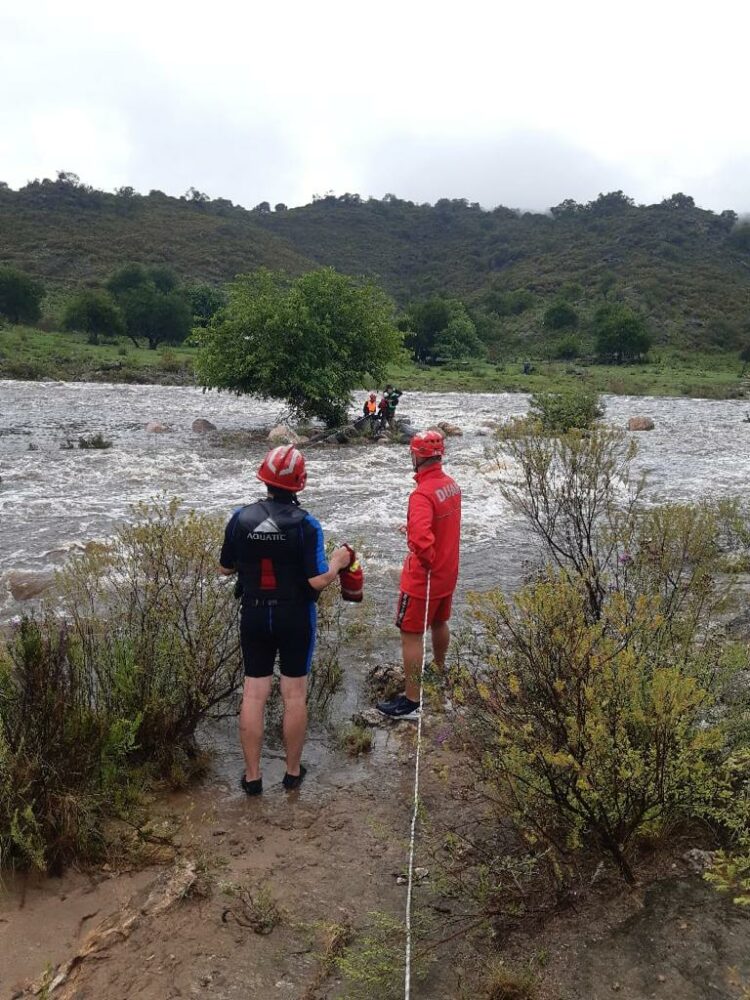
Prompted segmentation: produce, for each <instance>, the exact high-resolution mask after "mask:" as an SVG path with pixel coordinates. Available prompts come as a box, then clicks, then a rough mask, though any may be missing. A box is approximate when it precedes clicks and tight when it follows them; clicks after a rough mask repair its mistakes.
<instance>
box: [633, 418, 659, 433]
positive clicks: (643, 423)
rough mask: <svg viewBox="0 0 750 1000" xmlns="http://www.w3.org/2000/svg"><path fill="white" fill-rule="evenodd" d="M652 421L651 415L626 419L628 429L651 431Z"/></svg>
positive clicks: (652, 427)
mask: <svg viewBox="0 0 750 1000" xmlns="http://www.w3.org/2000/svg"><path fill="white" fill-rule="evenodd" d="M653 429H654V422H653V420H652V419H651V417H631V418H630V420H628V430H629V431H652V430H653Z"/></svg>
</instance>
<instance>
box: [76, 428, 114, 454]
mask: <svg viewBox="0 0 750 1000" xmlns="http://www.w3.org/2000/svg"><path fill="white" fill-rule="evenodd" d="M78 447H79V448H83V449H84V450H86V449H91V448H93V449H104V448H111V447H112V442H111V441H110V440H109V439H108V438H105V437H104V435H103V434H102V432H101V431H97V432H96V434H92V435H91V436H90V437H84V436H83V435H81V437H79V438H78Z"/></svg>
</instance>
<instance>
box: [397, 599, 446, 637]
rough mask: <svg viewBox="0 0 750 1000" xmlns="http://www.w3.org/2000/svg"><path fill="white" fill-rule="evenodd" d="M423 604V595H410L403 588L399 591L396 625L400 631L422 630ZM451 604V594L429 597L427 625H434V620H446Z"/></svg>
mask: <svg viewBox="0 0 750 1000" xmlns="http://www.w3.org/2000/svg"><path fill="white" fill-rule="evenodd" d="M425 604H426V601H425V599H424V597H411V595H409V594H405V593H404V592H403V590H402V591H401V593H400V594H399V595H398V607H397V609H396V625H397V626H398V628H400V629H401V631H402V632H423V631H424V625H425V621H424V613H425ZM452 605H453V594H448V595H447V596H446V597H431V598H430V610H429V612H428V615H427V625H428V626H429V625H434V624H435V623H436V622H447V621H448V619H449V618H450V616H451V606H452Z"/></svg>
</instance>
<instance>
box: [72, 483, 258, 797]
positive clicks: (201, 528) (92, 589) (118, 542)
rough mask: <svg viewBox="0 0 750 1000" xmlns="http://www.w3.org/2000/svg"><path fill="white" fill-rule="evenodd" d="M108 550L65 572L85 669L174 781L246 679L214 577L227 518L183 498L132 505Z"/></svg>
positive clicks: (228, 602) (231, 610) (226, 597)
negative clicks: (217, 711) (205, 726)
mask: <svg viewBox="0 0 750 1000" xmlns="http://www.w3.org/2000/svg"><path fill="white" fill-rule="evenodd" d="M134 512H135V515H136V520H135V522H134V523H133V524H129V525H125V526H124V527H122V528H120V529H119V530H118V532H117V534H116V535H115V537H114V539H113V540H112V542H111V543H110V544H108V545H103V546H96V547H89V549H88V550H87V551H86V552H83V553H80V554H79V555H76V556H75V557H73V559H72V560H71V561H70V563H69V564H68V565H67V567H66V568H65V569H64V570H63V571H62V572H61V573H59V574H58V580H57V589H58V592H59V594H60V600H61V606H62V607H61V610H62V612H63V614H64V615H65V617H66V618H68V619H69V620H70V621H71V623H72V627H73V628H74V630H75V632H76V635H77V636H78V637H79V640H80V643H81V651H82V657H83V667H82V669H84V671H86V672H87V673H89V674H90V675H92V676H93V677H95V678H96V679H97V684H98V687H99V690H100V692H101V697H102V698H106V699H110V700H111V701H112V702H113V703H114V704H116V705H117V706H118V708H119V710H120V711H121V713H122V714H123V715H124V716H125V717H126V718H135V717H136V716H140V723H139V726H138V751H139V754H140V755H141V757H142V758H143V759H144V760H146V761H148V762H150V763H151V764H152V765H155V766H156V767H157V768H158V769H159V770H161V771H162V772H164V773H167V774H168V775H169V776H170V777H172V778H173V779H174V780H176V781H178V782H179V781H182V780H184V778H185V771H186V768H189V766H190V762H191V761H195V759H196V750H197V748H196V744H195V731H196V728H197V726H198V725H199V723H200V722H201V720H202V719H203V718H204V717H205V716H206V714H207V713H208V712H209V711H210V710H211V709H213V708H214V707H215V706H216V705H218V704H219V703H220V702H221V701H222V700H223V699H225V698H226V697H228V696H229V695H230V694H231V693H232V692H233V691H235V690H236V688H237V687H238V685H239V682H240V679H241V676H242V665H241V654H240V648H239V635H238V629H237V604H236V601H235V600H234V596H233V593H232V587H231V586H228V585H227V583H226V581H225V580H223V579H222V578H220V577H219V575H218V574H217V572H216V559H217V553H218V552H219V550H220V548H221V538H222V527H223V525H222V523H221V522H220V520H219V519H216V518H214V517H208V516H206V515H201V514H196V513H195V512H194V511H190V512H188V513H187V514H185V515H183V516H180V504H179V501H177V500H172V501H166V500H159V501H154V502H153V503H151V504H139V505H137V506H136V507H135V508H134Z"/></svg>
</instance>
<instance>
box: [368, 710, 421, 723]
mask: <svg viewBox="0 0 750 1000" xmlns="http://www.w3.org/2000/svg"><path fill="white" fill-rule="evenodd" d="M378 712H380V714H381V715H382V716H383V718H384V719H391V720H392V721H393V722H416V721H417V719H418V718H419V711H418V710H415V711H414V712H409V713H408V715H391V714H390V712H384V711H383V709H382V708H378Z"/></svg>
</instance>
